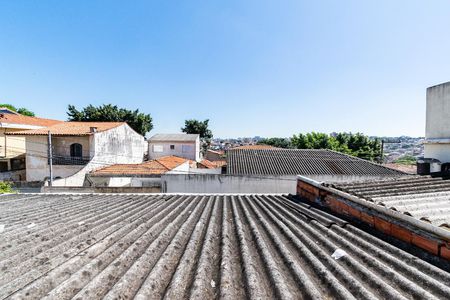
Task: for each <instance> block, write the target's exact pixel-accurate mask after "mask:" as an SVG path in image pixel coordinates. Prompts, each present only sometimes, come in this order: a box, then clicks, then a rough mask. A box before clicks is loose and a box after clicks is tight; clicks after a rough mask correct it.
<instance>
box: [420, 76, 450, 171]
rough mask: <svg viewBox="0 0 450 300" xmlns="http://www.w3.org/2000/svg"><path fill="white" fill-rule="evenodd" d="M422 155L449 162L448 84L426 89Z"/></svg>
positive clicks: (449, 101)
mask: <svg viewBox="0 0 450 300" xmlns="http://www.w3.org/2000/svg"><path fill="white" fill-rule="evenodd" d="M424 152H425V153H424V155H425V157H426V158H435V159H438V160H440V161H441V162H442V163H445V162H450V82H447V83H443V84H440V85H436V86H432V87H430V88H428V89H427V111H426V127H425V144H424Z"/></svg>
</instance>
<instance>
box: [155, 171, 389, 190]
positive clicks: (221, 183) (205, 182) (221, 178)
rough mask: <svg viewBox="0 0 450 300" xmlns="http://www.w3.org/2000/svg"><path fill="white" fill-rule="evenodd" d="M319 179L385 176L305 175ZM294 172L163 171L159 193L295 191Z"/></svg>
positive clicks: (359, 179) (332, 179)
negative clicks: (222, 173)
mask: <svg viewBox="0 0 450 300" xmlns="http://www.w3.org/2000/svg"><path fill="white" fill-rule="evenodd" d="M307 177H309V178H311V179H314V180H316V181H319V182H352V181H363V180H367V179H381V178H384V179H386V178H387V177H386V176H347V175H307ZM296 178H297V176H295V175H285V176H277V175H260V176H259V175H253V176H251V175H248V176H235V175H217V174H188V175H182V174H164V175H163V176H162V177H161V185H162V192H167V193H283V194H295V193H296V187H297V181H296Z"/></svg>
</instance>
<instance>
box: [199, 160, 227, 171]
mask: <svg viewBox="0 0 450 300" xmlns="http://www.w3.org/2000/svg"><path fill="white" fill-rule="evenodd" d="M224 165H226V161H224V160H215V161H210V160H207V159H203V160H202V161H201V162H198V163H197V166H198V167H199V168H205V169H218V168H222V166H224Z"/></svg>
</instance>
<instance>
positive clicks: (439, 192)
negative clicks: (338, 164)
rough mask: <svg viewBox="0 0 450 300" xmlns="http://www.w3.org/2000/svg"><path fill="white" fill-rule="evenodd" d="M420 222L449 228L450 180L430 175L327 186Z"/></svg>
mask: <svg viewBox="0 0 450 300" xmlns="http://www.w3.org/2000/svg"><path fill="white" fill-rule="evenodd" d="M328 185H329V186H332V187H334V188H336V189H339V190H341V191H344V192H347V193H349V194H352V195H355V196H358V197H359V198H361V199H365V200H367V201H371V202H374V203H376V204H379V205H381V206H384V207H386V208H390V209H393V210H396V211H399V212H402V213H404V214H407V215H410V216H413V217H415V218H417V219H419V220H423V221H426V222H429V223H432V224H433V225H436V226H441V227H446V228H448V229H450V180H444V179H442V178H432V177H430V176H423V177H419V176H414V177H411V176H408V177H405V178H397V179H392V178H391V179H386V180H371V181H364V182H357V183H348V184H328Z"/></svg>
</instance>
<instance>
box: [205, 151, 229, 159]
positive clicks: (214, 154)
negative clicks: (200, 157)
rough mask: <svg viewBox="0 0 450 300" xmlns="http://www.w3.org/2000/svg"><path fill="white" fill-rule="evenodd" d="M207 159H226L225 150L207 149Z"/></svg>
mask: <svg viewBox="0 0 450 300" xmlns="http://www.w3.org/2000/svg"><path fill="white" fill-rule="evenodd" d="M204 158H205V159H207V160H209V161H221V160H225V152H224V151H217V150H211V149H208V150H206V153H205V157H204Z"/></svg>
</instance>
